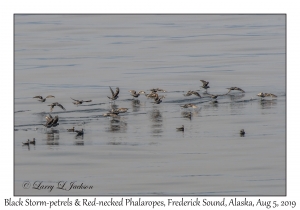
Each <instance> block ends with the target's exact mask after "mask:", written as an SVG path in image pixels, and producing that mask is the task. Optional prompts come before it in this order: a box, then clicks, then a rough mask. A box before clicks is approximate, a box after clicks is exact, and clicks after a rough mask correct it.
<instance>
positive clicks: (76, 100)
mask: <svg viewBox="0 0 300 210" xmlns="http://www.w3.org/2000/svg"><path fill="white" fill-rule="evenodd" d="M70 98H71V97H70ZM71 99H72V100H74V101H79V100H76V99H74V98H71Z"/></svg>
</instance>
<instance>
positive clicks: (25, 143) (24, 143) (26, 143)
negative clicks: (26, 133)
mask: <svg viewBox="0 0 300 210" xmlns="http://www.w3.org/2000/svg"><path fill="white" fill-rule="evenodd" d="M29 144H30V140H29V139H28V140H27V142H22V145H23V146H24V145H27V146H29Z"/></svg>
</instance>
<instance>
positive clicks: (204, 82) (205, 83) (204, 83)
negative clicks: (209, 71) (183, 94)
mask: <svg viewBox="0 0 300 210" xmlns="http://www.w3.org/2000/svg"><path fill="white" fill-rule="evenodd" d="M200 81H201V82H202V83H203V85H204V86H206V85H208V83H209V82H207V81H205V80H202V79H201V80H200Z"/></svg>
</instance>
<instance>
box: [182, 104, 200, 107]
mask: <svg viewBox="0 0 300 210" xmlns="http://www.w3.org/2000/svg"><path fill="white" fill-rule="evenodd" d="M180 106H181V107H182V108H190V107H191V108H197V106H196V105H195V104H184V105H180Z"/></svg>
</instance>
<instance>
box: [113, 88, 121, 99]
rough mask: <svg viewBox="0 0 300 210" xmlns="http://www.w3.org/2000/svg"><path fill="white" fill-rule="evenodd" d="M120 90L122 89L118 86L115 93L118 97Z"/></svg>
mask: <svg viewBox="0 0 300 210" xmlns="http://www.w3.org/2000/svg"><path fill="white" fill-rule="evenodd" d="M119 92H120V89H119V88H118V87H117V88H116V93H115V95H114V97H117V96H118V95H119Z"/></svg>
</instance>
